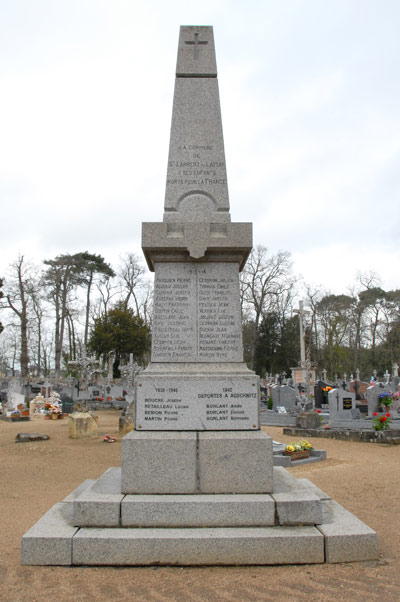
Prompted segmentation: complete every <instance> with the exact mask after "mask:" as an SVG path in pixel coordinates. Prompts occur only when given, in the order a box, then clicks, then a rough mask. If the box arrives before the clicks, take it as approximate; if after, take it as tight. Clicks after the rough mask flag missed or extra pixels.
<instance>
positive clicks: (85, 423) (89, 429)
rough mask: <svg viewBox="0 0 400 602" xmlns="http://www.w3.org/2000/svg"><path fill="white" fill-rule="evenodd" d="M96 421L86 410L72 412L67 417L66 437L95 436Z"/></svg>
mask: <svg viewBox="0 0 400 602" xmlns="http://www.w3.org/2000/svg"><path fill="white" fill-rule="evenodd" d="M97 435H98V431H97V421H96V420H95V419H94V417H93V416H91V415H90V414H89V413H88V412H73V413H72V414H70V415H69V417H68V437H70V438H71V439H85V438H90V437H97Z"/></svg>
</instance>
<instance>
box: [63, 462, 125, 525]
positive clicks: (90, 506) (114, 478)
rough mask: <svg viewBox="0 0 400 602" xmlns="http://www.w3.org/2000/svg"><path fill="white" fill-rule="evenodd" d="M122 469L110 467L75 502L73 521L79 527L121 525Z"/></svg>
mask: <svg viewBox="0 0 400 602" xmlns="http://www.w3.org/2000/svg"><path fill="white" fill-rule="evenodd" d="M123 497H124V496H123V494H122V493H121V469H120V468H109V469H108V470H106V472H105V473H104V474H103V475H102V476H101V477H100V478H99V479H98V480H97V481H95V482H94V483H93V484H92V485H91V486H90V487H88V488H86V489H85V490H84V491H83V492H82V493H81V494H80V495H78V496H77V497H76V498H75V500H74V502H73V522H72V524H73V525H75V526H78V527H83V526H84V527H118V526H119V525H120V515H121V510H120V508H121V501H122V499H123Z"/></svg>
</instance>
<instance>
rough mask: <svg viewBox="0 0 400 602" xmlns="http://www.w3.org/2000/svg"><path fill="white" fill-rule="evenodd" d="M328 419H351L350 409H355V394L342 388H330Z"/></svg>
mask: <svg viewBox="0 0 400 602" xmlns="http://www.w3.org/2000/svg"><path fill="white" fill-rule="evenodd" d="M328 403H329V419H339V420H346V419H348V420H351V419H352V417H353V416H352V413H351V410H355V409H356V396H355V394H354V393H350V392H349V391H344V390H343V389H340V388H339V389H332V390H331V391H329V392H328Z"/></svg>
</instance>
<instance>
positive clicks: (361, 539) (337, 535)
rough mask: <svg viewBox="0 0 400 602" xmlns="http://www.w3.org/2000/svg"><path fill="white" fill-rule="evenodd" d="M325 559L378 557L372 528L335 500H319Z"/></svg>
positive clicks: (376, 542)
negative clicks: (320, 503)
mask: <svg viewBox="0 0 400 602" xmlns="http://www.w3.org/2000/svg"><path fill="white" fill-rule="evenodd" d="M317 528H318V529H319V531H320V532H321V533H322V535H323V536H324V538H325V559H326V562H357V561H365V560H376V559H377V558H379V549H378V540H377V537H376V533H375V531H374V530H373V529H371V528H370V527H368V526H367V525H366V524H365V523H363V522H362V521H361V520H360V519H358V518H357V517H356V516H354V514H352V513H351V512H349V511H348V510H346V509H345V508H343V506H341V505H340V504H338V503H337V502H335V501H334V500H324V501H323V502H322V524H321V525H318V527H317Z"/></svg>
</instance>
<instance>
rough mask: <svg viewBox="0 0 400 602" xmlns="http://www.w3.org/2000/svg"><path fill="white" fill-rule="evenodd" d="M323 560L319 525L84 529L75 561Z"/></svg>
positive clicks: (75, 542)
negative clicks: (317, 526) (316, 526)
mask: <svg viewBox="0 0 400 602" xmlns="http://www.w3.org/2000/svg"><path fill="white" fill-rule="evenodd" d="M321 562H324V538H323V536H322V534H321V533H320V532H319V531H318V529H316V528H315V527H264V528H254V527H248V528H215V529H80V531H79V532H78V533H77V534H76V536H75V537H74V538H73V551H72V563H73V564H74V565H86V566H90V565H132V566H135V565H152V564H161V565H182V566H183V565H245V564H247V565H248V564H305V563H307V564H311V563H321Z"/></svg>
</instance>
